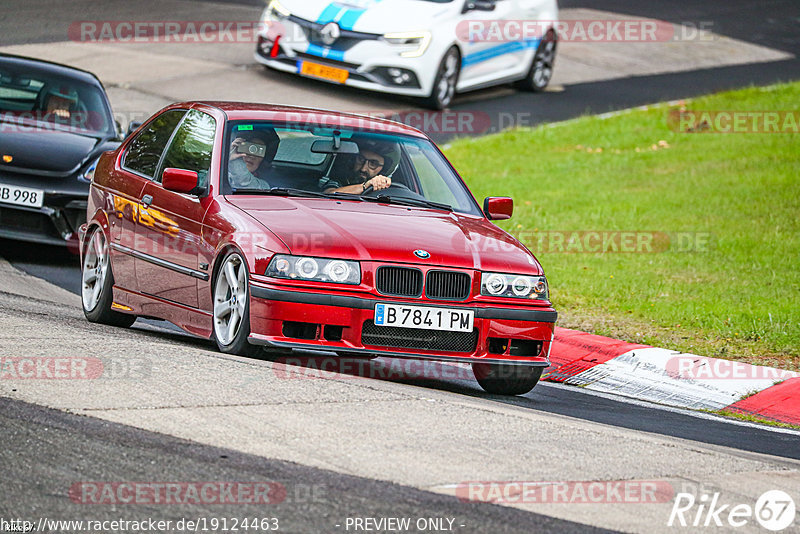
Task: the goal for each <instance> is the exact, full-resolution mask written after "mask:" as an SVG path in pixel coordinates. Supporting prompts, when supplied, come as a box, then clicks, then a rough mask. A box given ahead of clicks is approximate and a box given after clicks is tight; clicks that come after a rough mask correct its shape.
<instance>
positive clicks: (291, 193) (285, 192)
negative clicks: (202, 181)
mask: <svg viewBox="0 0 800 534" xmlns="http://www.w3.org/2000/svg"><path fill="white" fill-rule="evenodd" d="M232 191H233V194H234V195H239V194H242V195H275V196H284V197H315V198H317V197H319V198H329V196H328V195H326V194H325V193H317V192H316V191H306V190H305V189H294V188H293V187H273V188H270V189H249V188H246V187H241V188H233V189H232Z"/></svg>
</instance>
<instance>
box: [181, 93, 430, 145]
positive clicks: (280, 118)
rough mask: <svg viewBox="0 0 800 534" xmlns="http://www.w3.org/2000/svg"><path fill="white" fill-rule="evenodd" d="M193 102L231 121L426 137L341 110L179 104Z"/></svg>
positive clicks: (404, 126) (380, 120) (395, 124)
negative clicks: (299, 125)
mask: <svg viewBox="0 0 800 534" xmlns="http://www.w3.org/2000/svg"><path fill="white" fill-rule="evenodd" d="M194 104H201V105H206V106H211V107H215V108H218V109H220V110H222V111H223V112H224V113H225V115H227V117H228V120H232V121H239V120H253V121H257V120H263V121H274V122H292V123H297V124H302V123H312V124H318V125H319V126H321V127H337V126H338V127H341V128H355V129H364V130H373V131H376V132H385V133H396V134H403V135H410V136H413V137H422V138H427V136H426V135H425V134H424V133H422V132H421V131H419V130H417V129H416V128H413V127H411V126H408V125H406V124H403V123H400V122H395V121H390V120H387V119H382V118H378V117H370V116H368V115H358V114H356V113H346V112H341V111H331V110H325V109H316V108H307V107H297V106H284V105H273V104H257V103H249V102H223V101H198V102H184V103H182V104H179V105H180V106H182V107H184V106H192V105H194Z"/></svg>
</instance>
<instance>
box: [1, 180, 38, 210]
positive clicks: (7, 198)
mask: <svg viewBox="0 0 800 534" xmlns="http://www.w3.org/2000/svg"><path fill="white" fill-rule="evenodd" d="M0 202H2V203H4V204H15V205H17V206H28V207H29V208H41V207H42V204H43V203H44V191H42V190H41V189H31V188H30V187H19V186H16V185H6V184H0Z"/></svg>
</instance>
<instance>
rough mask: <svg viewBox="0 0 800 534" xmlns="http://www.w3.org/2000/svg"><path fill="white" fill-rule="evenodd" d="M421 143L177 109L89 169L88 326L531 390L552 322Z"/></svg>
mask: <svg viewBox="0 0 800 534" xmlns="http://www.w3.org/2000/svg"><path fill="white" fill-rule="evenodd" d="M512 210H513V203H512V200H511V199H510V198H506V197H489V198H486V199H485V200H484V202H483V205H482V206H481V205H479V204H478V203H477V202H476V201H475V199H474V197H473V196H472V194H471V193H470V191H469V190H468V189H467V187H466V185H465V184H464V182H463V181H462V180H461V178H460V177H459V175H458V173H457V172H456V171H455V170H454V169H453V167H452V166H451V165H450V163H449V162H448V161H447V159H446V158H445V157H444V156H443V155H442V153H441V152H440V151H439V149H438V148H437V147H436V145H435V144H434V143H433V142H432V141H431V140H430V139H428V138H427V137H426V136H425V135H424V134H423V133H421V132H419V131H417V130H415V129H413V128H410V127H406V126H404V125H402V124H398V123H395V122H390V121H385V120H380V119H372V118H368V117H362V116H358V115H351V114H343V113H334V112H327V111H320V110H312V109H303V108H293V107H279V106H269V105H260V104H243V103H230V102H185V103H181V104H174V105H171V106H169V107H167V108H165V109H163V110H162V111H160V112H159V113H157V114H156V115H154V116H153V117H152V118H151V119H149V120H148V121H147V122H146V123H145V124H143V125H142V126H141V127H140V128H139V130H138V131H137V132H135V133H134V134H133V135H131V136H129V137H128V139H126V141H125V142H124V143H123V144H122V145H121V146H120V147H119V148H118V149H117V150H115V151H113V152H106V153H104V154H103V156H102V157H101V158H100V160H99V162H98V164H97V169H96V171H95V173H94V179H93V181H92V184H91V190H90V195H89V202H88V211H87V221H88V222H87V224H86V225H84V226H83V227H82V228H81V236H82V239H81V264H82V301H83V310H84V313H85V315H86V318H87V319H88V320H89V321H92V322H99V323H105V324H112V325H117V326H130V325H131V324H133V322H134V321H135V320H136V317H137V316H142V317H155V318H159V319H164V320H167V321H170V322H172V323H174V324H175V325H177V326H179V327H180V328H182V329H184V330H186V331H188V332H190V333H192V334H195V335H198V336H202V337H204V338H208V339H213V340H214V342H215V343H216V345H217V346H218V347H219V350H221V351H223V352H226V353H231V354H240V355H251V354H254V352H255V351H260V350H261V349H262V348H264V347H266V348H281V349H284V350H285V349H306V350H309V349H310V350H317V351H326V352H329V353H330V352H333V353H336V354H338V355H340V356H342V357H353V356H355V357H372V356H376V355H382V356H389V357H400V358H426V359H434V360H442V361H456V362H468V363H470V364H471V365H472V369H473V371H474V374H475V377H476V379H477V380H478V382H479V383H480V385H481V386H482V387H483V388H484V389H485V390H486V391H488V392H490V393H497V394H506V395H519V394H524V393H527V392H528V391H530V390H531V389H533V387H534V386H535V385H536V383H537V382H538V380H539V378H540V376H541V374H542V371H543V369H544V368H546V367H547V366H548V365H549V353H550V347H551V344H552V340H553V330H554V325H555V322H556V317H557V314H556V311H555V310H554V309H553V307H552V304H551V303H550V300H549V292H548V285H547V280H546V278H545V276H544V272H543V270H542V267H541V265H540V264H539V262H538V261H537V260H536V258H534V256H533V255H532V254H531V252H530V251H529V250H528V249H526V248H525V247H524V246H523V245H522V244H521V243H519V242H518V241H517V240H516V239H514V238H513V237H512V236H510V235H509V234H508V233H506V232H504V231H503V230H501V229H500V228H498V227H497V226H495V225H494V224H492V222H491V221H492V220H500V219H507V218H509V217H510V216H511V213H512Z"/></svg>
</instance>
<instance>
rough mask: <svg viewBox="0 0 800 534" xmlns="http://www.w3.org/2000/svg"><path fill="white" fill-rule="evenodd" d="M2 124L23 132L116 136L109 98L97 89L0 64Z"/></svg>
mask: <svg viewBox="0 0 800 534" xmlns="http://www.w3.org/2000/svg"><path fill="white" fill-rule="evenodd" d="M0 120H2V122H3V123H5V125H4V126H3V130H6V131H7V130H8V129H9V127H10V126H9V125H18V126H19V127H20V128H30V129H32V130H33V129H34V128H38V129H51V130H68V131H74V132H76V133H84V134H90V135H91V134H101V135H107V134H109V133H111V134H112V135H113V133H114V121H113V118H112V117H111V113H110V110H109V107H108V104H107V101H106V97H105V94H104V93H103V92H102V91H101V90H100V89H99V88H98V87H96V86H93V85H90V84H88V83H85V82H83V81H81V80H76V79H73V78H69V77H67V76H62V75H58V74H51V73H44V72H41V71H36V70H27V69H25V68H24V67H23V66H21V65H19V64H14V65H5V64H2V63H0Z"/></svg>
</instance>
